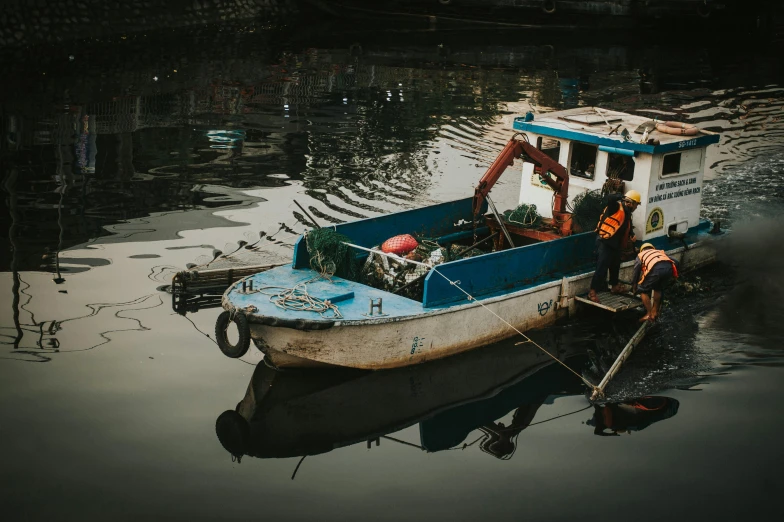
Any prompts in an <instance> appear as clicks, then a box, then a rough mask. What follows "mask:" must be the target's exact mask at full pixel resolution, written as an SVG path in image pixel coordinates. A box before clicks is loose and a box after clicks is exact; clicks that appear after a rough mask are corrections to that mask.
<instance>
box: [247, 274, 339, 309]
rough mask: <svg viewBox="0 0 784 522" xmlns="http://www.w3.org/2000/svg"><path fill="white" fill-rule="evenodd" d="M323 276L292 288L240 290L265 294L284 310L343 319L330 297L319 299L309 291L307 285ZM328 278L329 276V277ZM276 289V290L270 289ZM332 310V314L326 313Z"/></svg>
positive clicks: (271, 287) (268, 287)
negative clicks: (314, 313)
mask: <svg viewBox="0 0 784 522" xmlns="http://www.w3.org/2000/svg"><path fill="white" fill-rule="evenodd" d="M321 278H322V276H321V275H319V276H318V277H314V278H312V279H309V280H307V281H302V282H300V283H297V284H296V285H294V286H293V287H291V288H287V287H285V286H262V287H261V288H259V289H258V290H246V291H245V292H240V293H243V294H246V295H247V294H263V295H267V296H269V300H270V302H271V303H272V304H274V305H275V306H277V307H278V308H281V309H283V310H291V311H294V312H316V313H317V314H319V315H320V316H321V317H323V318H325V319H342V318H343V314H341V313H340V310H339V309H338V307H337V305H335V304H334V303H332V302H331V301H330V300H329V299H319V298H318V297H313V296H312V295H310V294H309V293H308V288H307V285H308V283H312V282H313V281H316V280H317V279H321ZM327 279H328V278H327ZM270 290H275V291H272V292H271V291H270ZM328 312H332V315H325V314H327V313H328Z"/></svg>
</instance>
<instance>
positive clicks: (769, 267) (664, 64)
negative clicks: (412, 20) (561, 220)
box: [0, 22, 784, 520]
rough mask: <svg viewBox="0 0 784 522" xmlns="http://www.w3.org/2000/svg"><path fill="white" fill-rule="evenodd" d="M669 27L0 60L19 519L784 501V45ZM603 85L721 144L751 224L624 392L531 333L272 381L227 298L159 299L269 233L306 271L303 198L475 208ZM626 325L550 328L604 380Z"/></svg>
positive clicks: (535, 514) (90, 48) (155, 48)
mask: <svg viewBox="0 0 784 522" xmlns="http://www.w3.org/2000/svg"><path fill="white" fill-rule="evenodd" d="M382 29H383V31H382ZM664 40H665V39H658V40H657V39H656V38H655V35H617V36H616V35H612V34H608V35H604V36H603V37H602V38H596V36H595V35H590V34H582V33H576V34H575V33H568V34H558V33H555V34H553V33H531V34H529V33H521V32H520V31H519V30H518V31H497V30H478V29H472V30H460V31H458V30H455V31H403V30H401V29H400V27H395V28H392V27H386V28H370V29H360V28H358V27H357V26H353V25H347V26H330V25H323V26H321V25H319V24H317V23H313V22H310V23H309V24H307V25H304V24H297V23H295V22H291V23H290V24H289V25H285V24H284V25H281V26H280V27H275V28H269V27H263V26H254V25H252V24H246V25H241V26H237V25H234V26H217V27H208V28H202V29H189V30H187V31H185V30H183V31H173V32H172V33H168V32H167V33H165V34H161V33H160V32H159V33H151V34H148V35H135V36H134V35H131V36H124V37H118V38H115V39H108V40H106V41H104V42H101V43H100V44H97V43H94V42H93V43H90V42H87V43H84V42H81V43H80V42H74V43H67V44H63V45H62V46H59V47H57V48H50V49H40V50H29V51H18V52H14V53H9V54H7V55H2V59H3V60H4V63H5V64H6V65H5V67H4V70H5V71H6V77H4V78H3V79H2V80H0V93H2V103H1V104H0V117H2V125H3V127H2V140H3V144H2V196H3V207H2V212H1V213H0V230H2V235H0V270H2V273H0V293H2V295H3V296H4V297H3V298H2V299H3V300H2V301H0V383H2V384H0V386H2V388H1V390H2V393H0V413H1V414H2V415H1V416H0V462H2V465H1V466H0V476H1V477H2V488H0V491H2V494H1V495H0V514H2V517H3V519H4V520H140V519H147V520H247V519H270V520H306V519H327V520H376V519H383V520H478V519H484V518H492V519H498V520H512V519H514V520H520V519H530V520H576V519H581V520H600V519H602V520H607V519H619V518H620V519H634V520H663V519H670V520H687V519H690V520H730V519H732V520H735V519H747V518H751V517H754V518H759V517H761V516H766V517H770V518H772V519H778V518H779V517H781V516H782V515H784V509H783V508H782V507H781V506H782V505H781V502H780V498H779V497H780V494H781V492H782V491H783V490H784V479H782V478H781V472H780V467H781V465H782V464H784V449H782V445H781V442H780V438H779V437H780V434H781V432H782V429H784V418H783V416H782V408H781V407H780V405H779V401H780V397H781V395H782V391H783V390H784V385H783V384H782V380H783V379H784V371H783V370H782V366H783V365H784V348H782V341H784V326H783V325H784V321H783V320H784V307H782V305H781V304H780V303H781V298H782V296H784V275H783V274H782V269H781V261H780V259H781V256H782V254H784V236H783V235H782V233H781V226H782V224H784V222H783V221H782V219H783V218H784V181H783V180H782V173H783V172H784V78H782V72H783V71H782V61H781V59H780V57H781V49H780V47H778V46H777V45H776V44H775V43H774V44H771V43H769V42H766V41H764V40H762V39H755V35H753V34H749V35H744V36H743V38H738V40H733V41H731V42H728V41H726V40H725V39H722V38H714V37H712V35H711V34H706V35H701V36H700V37H699V38H695V39H694V40H693V41H691V40H690V44H689V45H673V46H669V45H667V44H666V43H663V41H664ZM673 41H675V42H676V43H679V42H680V40H677V39H675V40H673ZM722 41H724V42H725V43H722ZM713 42H716V43H715V44H714V43H713ZM11 71H13V72H11ZM578 105H600V106H603V107H607V108H611V109H618V110H623V111H630V112H636V113H639V114H647V115H666V116H667V117H672V118H673V119H675V118H677V119H682V120H683V121H688V122H691V123H697V124H699V125H700V126H702V127H706V128H708V129H711V130H715V131H717V132H721V133H722V138H721V142H720V143H719V144H718V145H717V146H714V147H712V148H711V150H710V151H709V162H710V172H709V174H708V176H709V181H707V182H706V187H705V191H704V192H705V197H704V200H703V205H704V208H703V215H704V216H705V217H707V218H710V219H717V220H721V221H722V223H723V224H724V225H725V226H729V227H731V228H732V229H733V230H732V233H733V239H732V241H731V243H730V246H729V247H728V248H727V249H726V258H725V259H726V262H725V263H722V264H720V265H718V266H714V267H710V268H708V269H704V270H702V271H700V272H698V273H695V274H690V275H688V276H687V277H686V278H685V284H682V285H679V287H678V288H677V289H676V291H674V292H673V293H672V295H671V296H670V298H669V305H670V306H669V308H667V310H666V312H665V317H664V321H663V324H662V325H661V326H659V327H658V328H657V329H656V330H655V331H654V333H653V334H652V335H651V336H650V337H649V339H647V340H646V341H645V342H644V343H643V344H642V345H641V347H640V348H639V349H638V351H637V352H635V354H634V355H633V357H632V358H631V360H630V361H629V363H628V364H627V367H626V368H625V369H624V371H623V372H622V373H621V374H620V375H619V376H618V378H617V379H616V380H615V381H614V382H613V384H612V385H611V387H610V390H609V391H610V394H611V397H610V398H611V403H610V404H608V405H607V406H605V407H599V406H591V405H590V404H589V402H588V401H587V399H586V395H585V394H586V390H585V388H584V386H581V384H580V382H579V381H578V380H577V379H576V378H575V377H574V376H573V375H571V374H569V373H567V372H565V371H564V370H562V369H560V368H559V367H557V366H547V367H544V368H539V369H538V371H533V370H532V368H533V367H534V366H536V365H538V364H540V363H542V362H544V359H543V358H542V356H541V354H539V355H538V356H537V355H536V354H531V353H530V352H526V351H525V349H523V348H521V347H519V346H515V345H514V343H513V342H510V343H502V344H500V345H495V346H491V347H487V348H485V349H481V350H476V351H474V352H472V353H469V354H464V355H461V356H456V357H453V358H449V359H446V360H443V361H438V362H434V363H430V364H427V365H422V366H418V367H414V368H406V369H402V370H394V371H389V372H379V373H371V374H368V373H354V372H347V373H346V372H320V373H318V374H314V373H309V374H308V373H306V374H303V373H301V372H297V371H288V372H281V373H279V374H275V373H274V372H272V371H271V370H270V369H269V368H267V367H266V366H265V365H264V364H263V362H261V355H260V353H259V352H258V351H257V350H255V349H252V350H251V351H250V352H249V354H248V355H247V356H246V357H245V358H243V359H242V360H231V359H228V358H226V357H224V356H223V355H222V354H221V353H220V352H219V350H218V348H217V347H216V345H215V344H214V342H213V341H212V339H211V338H210V337H212V333H211V332H212V329H213V325H214V321H215V319H216V317H217V315H218V313H219V311H220V309H219V308H204V309H201V310H199V311H198V312H195V313H189V314H187V315H186V316H184V317H183V316H181V315H178V314H176V313H175V312H173V311H172V309H171V296H170V294H168V293H166V292H165V291H162V290H160V289H159V287H161V286H162V285H166V284H168V283H169V282H170V281H171V277H172V275H173V274H174V273H176V272H177V271H178V270H181V269H182V268H183V267H184V266H185V265H186V264H187V263H191V262H195V263H197V264H200V263H207V262H209V261H210V260H211V259H212V252H213V249H216V248H217V249H220V250H222V251H223V252H227V251H232V250H234V249H236V248H237V241H239V240H246V241H250V242H254V241H256V240H257V239H258V238H259V235H260V232H264V233H265V234H264V238H263V239H262V240H261V241H260V243H259V244H260V245H262V247H261V248H260V249H259V250H260V254H259V256H258V258H259V259H263V260H264V261H269V262H279V261H284V260H286V259H287V258H288V257H289V256H290V255H291V248H292V245H293V243H294V241H295V239H296V236H297V234H299V233H300V232H302V231H303V230H305V229H306V224H307V221H306V218H304V216H302V215H301V212H300V210H299V209H298V208H297V206H296V205H295V204H294V203H293V201H294V199H296V200H297V201H298V202H299V203H300V204H302V205H303V206H304V207H306V208H307V209H308V210H309V212H310V213H311V214H313V216H314V217H315V218H316V219H317V220H319V221H320V222H321V223H339V222H342V221H346V220H350V219H356V218H362V217H370V216H375V215H378V214H381V213H385V212H390V211H394V210H400V209H405V208H412V207H418V206H421V205H426V204H430V203H434V202H440V201H446V200H450V199H455V198H458V197H466V196H468V195H470V194H471V193H472V190H473V186H474V184H475V183H476V181H477V180H478V178H479V177H480V176H481V175H482V173H483V172H484V169H486V168H487V166H488V165H489V163H490V162H491V161H492V159H493V158H494V156H495V154H496V153H497V151H498V150H500V148H501V147H502V146H503V144H504V143H505V142H506V140H507V139H508V138H509V137H510V135H511V132H510V130H509V129H510V122H511V118H513V117H514V116H516V115H519V114H522V113H524V112H526V111H528V110H531V108H532V107H533V108H534V109H535V110H540V111H544V110H548V109H554V108H568V107H574V106H578ZM515 178H517V176H514V175H509V176H508V177H507V178H504V179H502V182H501V183H499V185H498V188H497V189H496V190H495V192H494V196H495V198H496V202H497V204H498V205H499V206H502V207H503V208H509V207H510V206H512V205H514V203H515V200H516V194H517V193H518V186H519V185H515V182H516V181H517V180H516V179H515ZM517 183H519V181H517ZM496 193H497V196H496V195H495V194H496ZM488 320H490V318H489V319H488ZM633 328H634V324H633V323H632V324H630V322H629V321H628V320H616V321H615V322H608V321H607V319H606V317H605V316H603V315H594V316H590V315H589V316H588V317H586V318H584V319H582V320H580V321H579V322H575V323H574V324H570V325H564V326H558V327H554V328H550V329H547V330H545V331H540V332H535V334H533V335H534V336H535V338H536V339H537V340H538V341H539V342H540V343H542V344H543V345H545V346H549V347H551V348H552V349H554V350H559V351H563V352H564V353H567V354H571V355H573V356H572V357H571V359H570V361H571V365H572V366H573V367H575V368H577V369H579V370H580V371H583V372H585V374H586V375H587V376H590V377H591V378H594V379H597V380H598V378H600V376H601V374H602V372H603V371H604V370H606V367H607V365H608V364H609V363H611V361H612V358H613V357H614V354H616V353H617V350H618V349H619V348H620V347H621V346H622V345H623V343H624V341H625V340H626V339H628V337H629V335H630V332H631V331H632V329H633ZM537 368H538V367H537ZM238 403H239V404H238ZM235 408H236V410H237V411H238V412H239V413H241V414H242V415H243V416H245V417H247V418H249V419H251V423H250V427H249V428H248V425H244V424H242V423H241V422H240V421H239V418H238V417H239V414H237V413H235V412H234V410H235ZM226 411H228V413H224V412H226ZM216 429H217V432H216ZM600 435H605V436H600ZM368 441H370V442H368ZM306 455H307V457H306V458H305V459H304V461H301V458H302V457H303V456H306ZM295 472H296V474H295Z"/></svg>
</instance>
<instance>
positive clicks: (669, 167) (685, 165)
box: [661, 149, 702, 177]
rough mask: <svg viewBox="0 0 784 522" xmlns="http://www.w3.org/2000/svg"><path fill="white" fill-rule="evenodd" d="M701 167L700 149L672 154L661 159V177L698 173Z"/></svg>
mask: <svg viewBox="0 0 784 522" xmlns="http://www.w3.org/2000/svg"><path fill="white" fill-rule="evenodd" d="M701 165H702V149H692V150H687V151H684V152H673V153H671V154H666V155H665V156H664V158H662V172H661V175H662V177H665V176H677V175H679V174H693V173H695V172H699V170H700V166H701Z"/></svg>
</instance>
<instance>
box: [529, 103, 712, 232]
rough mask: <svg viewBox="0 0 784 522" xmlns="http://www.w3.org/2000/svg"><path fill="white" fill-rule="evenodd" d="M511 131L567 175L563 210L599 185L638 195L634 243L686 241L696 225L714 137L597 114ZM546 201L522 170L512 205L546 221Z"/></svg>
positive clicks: (573, 114) (543, 187)
mask: <svg viewBox="0 0 784 522" xmlns="http://www.w3.org/2000/svg"><path fill="white" fill-rule="evenodd" d="M662 125H664V124H663V123H661V122H660V127H659V128H660V129H661V128H663V127H661V126H662ZM513 127H514V129H515V130H516V131H520V132H524V133H525V134H526V135H527V137H528V140H529V142H530V143H531V144H532V145H535V146H536V147H537V148H538V149H539V150H541V151H542V152H544V153H546V154H547V155H548V156H550V157H551V158H552V159H554V160H556V161H558V163H560V164H561V165H563V166H564V167H566V169H567V171H568V173H569V198H568V202H569V203H570V204H571V203H573V202H574V198H575V197H577V196H579V195H580V194H582V193H584V192H585V191H589V190H600V189H602V188H603V187H604V186H605V185H606V184H611V185H612V188H614V189H615V190H614V191H617V192H622V193H625V192H626V191H628V190H636V191H638V192H639V193H640V194H641V200H642V201H641V204H640V206H639V208H638V209H637V211H635V213H634V232H635V236H636V237H637V239H638V240H642V241H645V240H649V239H653V238H656V237H659V236H664V235H667V234H668V233H669V232H670V231H676V232H680V233H685V232H686V231H687V230H688V229H690V228H692V227H695V226H697V225H698V224H699V220H700V206H701V204H700V203H701V197H702V193H701V192H702V181H703V175H704V172H705V155H706V148H707V147H708V145H711V144H713V143H717V142H718V141H719V136H718V135H715V134H713V133H710V134H707V133H706V134H700V133H697V130H696V128H692V129H683V130H684V132H690V133H694V135H674V134H669V133H666V132H661V131H658V130H656V127H655V122H652V120H651V119H650V118H646V117H645V116H638V115H634V114H626V113H623V112H616V111H609V110H605V109H599V108H596V107H579V108H576V109H569V110H565V111H559V112H551V113H547V114H544V115H534V114H532V113H528V114H527V115H526V116H524V117H518V118H515V120H514V124H513ZM670 128H674V127H670ZM667 130H669V129H667ZM676 132H677V130H676ZM552 201H553V190H552V189H551V188H550V187H549V186H548V185H547V184H545V183H544V182H543V181H542V180H541V178H540V176H539V174H538V168H537V167H536V166H535V165H534V164H533V163H529V162H524V163H523V165H522V179H521V183H520V198H519V203H527V204H535V205H536V209H537V211H538V212H539V213H540V214H541V215H542V217H545V218H550V217H552Z"/></svg>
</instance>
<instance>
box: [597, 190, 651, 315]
mask: <svg viewBox="0 0 784 522" xmlns="http://www.w3.org/2000/svg"><path fill="white" fill-rule="evenodd" d="M639 205H640V193H639V192H637V191H636V190H630V191H628V192H627V193H626V194H625V195H624V196H621V195H620V194H610V195H609V196H608V198H607V207H605V209H604V212H602V216H601V218H600V219H599V224H598V225H597V226H596V233H597V234H598V237H597V238H596V249H597V252H598V256H599V258H598V259H597V261H596V272H594V274H593V279H591V291H590V292H589V293H588V299H590V300H591V301H594V302H596V303H598V302H599V296H598V295H597V292H601V291H603V290H607V271H608V270H609V272H610V286H611V287H612V288H611V290H610V291H611V292H612V293H614V294H620V293H623V292H624V291H626V290H627V289H626V288H624V287H623V286H622V285H621V284H620V282H619V281H618V273H619V272H620V270H621V251H622V250H623V248H624V247H625V246H626V245H627V243H628V242H629V241H631V242H632V243H634V241H635V237H634V225H633V224H632V212H634V211H635V210H636V209H637V207H638V206H639Z"/></svg>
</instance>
